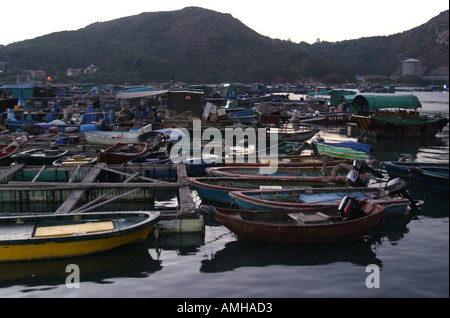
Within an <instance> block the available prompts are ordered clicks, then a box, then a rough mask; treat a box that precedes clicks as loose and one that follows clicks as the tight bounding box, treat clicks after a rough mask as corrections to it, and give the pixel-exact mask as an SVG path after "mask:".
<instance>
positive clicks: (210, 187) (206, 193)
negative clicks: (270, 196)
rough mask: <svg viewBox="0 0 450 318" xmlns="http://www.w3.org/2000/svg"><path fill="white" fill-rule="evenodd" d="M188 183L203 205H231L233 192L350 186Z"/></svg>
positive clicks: (248, 181) (207, 179) (238, 179)
mask: <svg viewBox="0 0 450 318" xmlns="http://www.w3.org/2000/svg"><path fill="white" fill-rule="evenodd" d="M187 181H188V182H189V184H190V185H191V188H192V189H194V190H195V191H196V192H197V194H198V196H199V197H200V199H201V200H202V202H203V203H205V202H209V203H223V204H231V203H233V202H234V201H233V199H232V198H231V197H230V196H229V193H230V192H232V191H247V190H262V189H280V190H281V189H313V188H329V187H333V186H339V187H346V186H348V184H347V182H346V181H345V180H335V181H334V182H331V181H330V182H327V181H314V180H307V181H298V180H293V181H290V180H286V179H283V178H276V177H272V178H267V179H265V180H256V181H255V180H251V179H244V178H241V177H230V178H226V177H224V178H211V177H199V178H187Z"/></svg>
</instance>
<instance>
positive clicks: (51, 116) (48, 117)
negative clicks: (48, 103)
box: [47, 113, 55, 122]
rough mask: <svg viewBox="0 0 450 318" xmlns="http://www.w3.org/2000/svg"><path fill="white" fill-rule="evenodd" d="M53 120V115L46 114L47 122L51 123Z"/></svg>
mask: <svg viewBox="0 0 450 318" xmlns="http://www.w3.org/2000/svg"><path fill="white" fill-rule="evenodd" d="M54 120H55V114H52V113H50V114H47V122H51V121H54Z"/></svg>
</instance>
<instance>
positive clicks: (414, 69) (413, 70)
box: [402, 59, 422, 77]
mask: <svg viewBox="0 0 450 318" xmlns="http://www.w3.org/2000/svg"><path fill="white" fill-rule="evenodd" d="M421 75H422V63H421V62H420V61H419V60H416V59H407V60H404V61H402V76H419V77H420V76H421Z"/></svg>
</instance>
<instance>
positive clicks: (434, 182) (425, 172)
mask: <svg viewBox="0 0 450 318" xmlns="http://www.w3.org/2000/svg"><path fill="white" fill-rule="evenodd" d="M409 171H410V174H411V176H412V178H413V180H414V181H415V182H420V183H424V184H425V186H426V188H427V189H428V190H429V191H430V192H436V193H448V192H449V191H448V190H449V189H448V188H449V186H448V183H449V172H448V171H449V168H448V165H447V167H425V166H422V167H418V166H415V167H411V168H410V170H409Z"/></svg>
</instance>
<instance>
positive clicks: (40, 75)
mask: <svg viewBox="0 0 450 318" xmlns="http://www.w3.org/2000/svg"><path fill="white" fill-rule="evenodd" d="M30 75H31V78H45V77H46V76H47V72H46V71H42V70H38V71H30Z"/></svg>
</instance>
